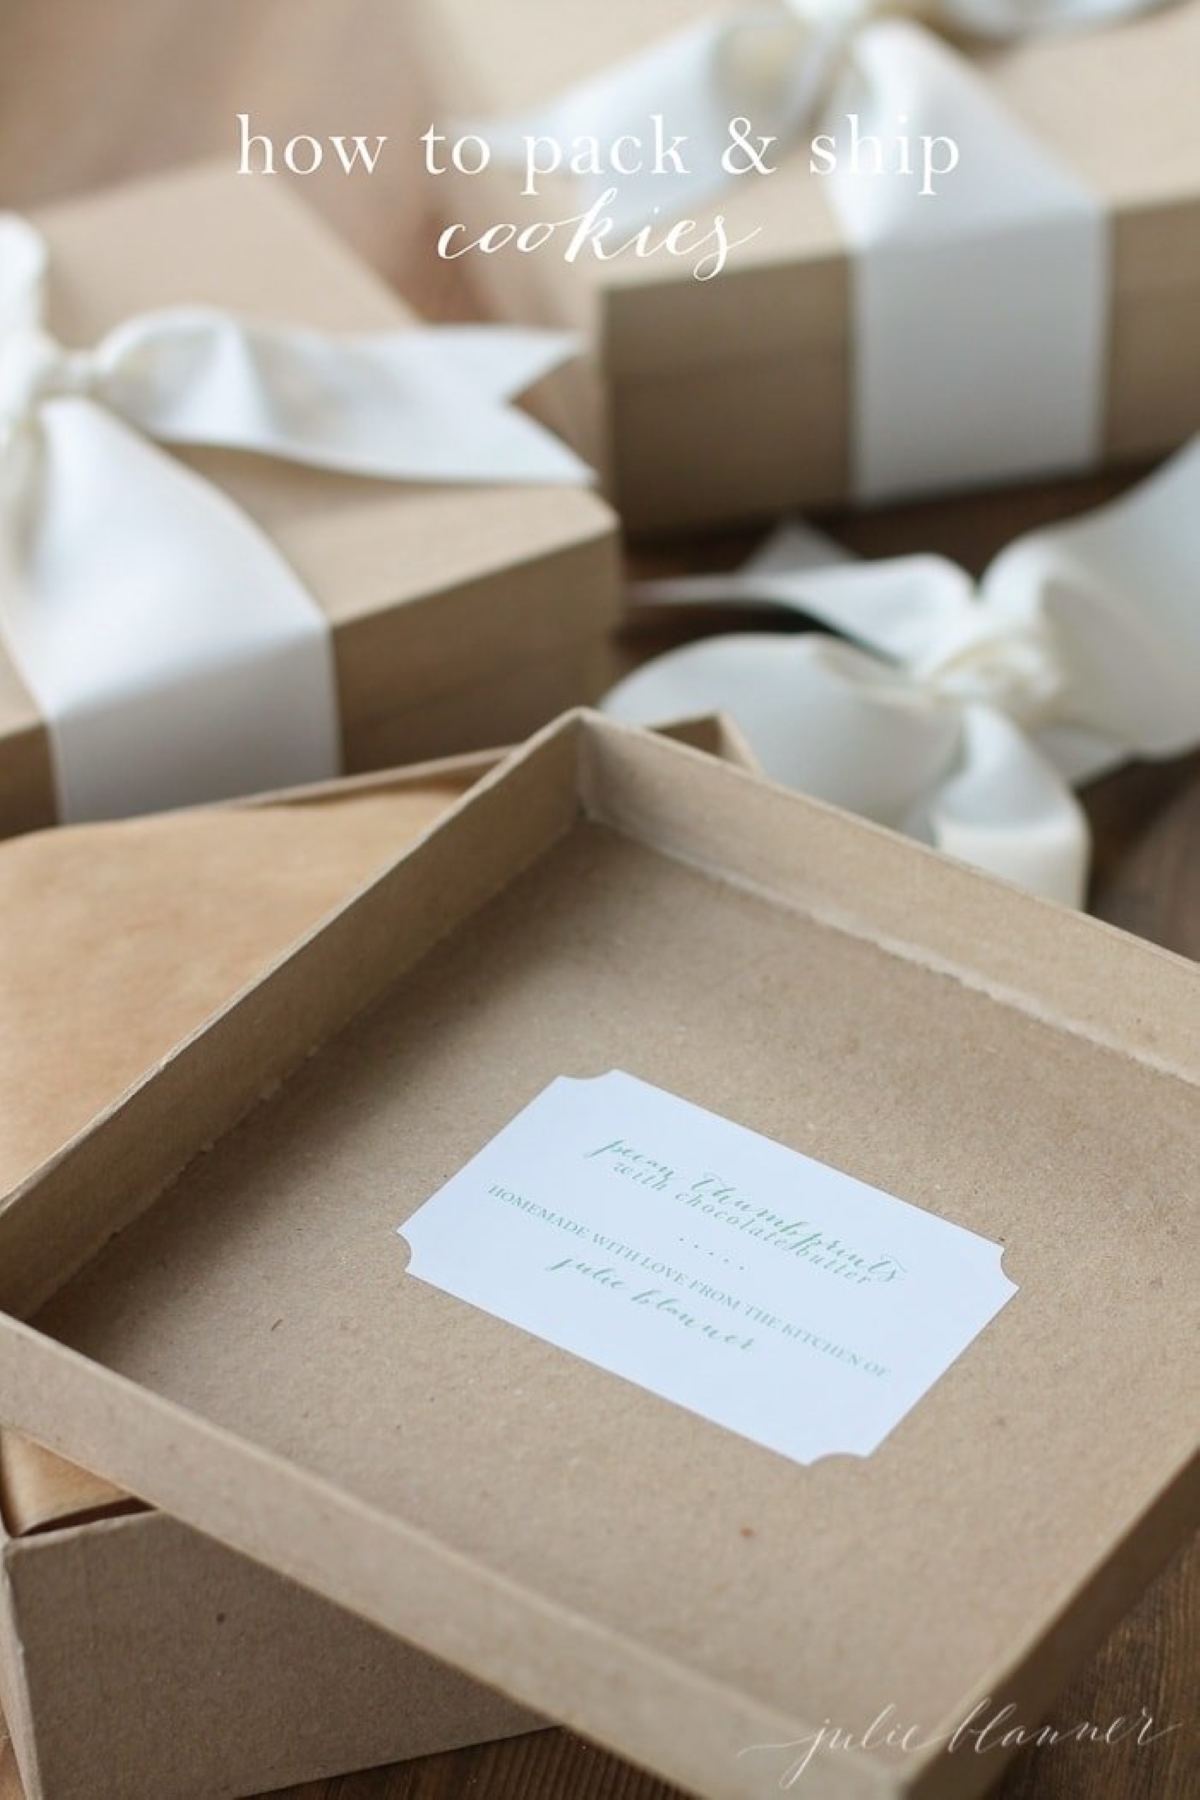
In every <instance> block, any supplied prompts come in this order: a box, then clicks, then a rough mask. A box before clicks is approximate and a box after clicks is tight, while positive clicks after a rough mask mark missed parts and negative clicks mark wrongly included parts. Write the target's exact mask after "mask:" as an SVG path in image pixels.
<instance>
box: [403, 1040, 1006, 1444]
mask: <svg viewBox="0 0 1200 1800" xmlns="http://www.w3.org/2000/svg"><path fill="white" fill-rule="evenodd" d="M397 1229H398V1234H399V1236H400V1237H402V1238H403V1239H404V1240H405V1241H406V1242H407V1243H408V1245H409V1247H410V1250H411V1259H410V1263H409V1268H408V1275H409V1276H410V1277H412V1278H413V1279H415V1280H419V1281H424V1282H428V1283H429V1284H430V1285H431V1286H433V1287H436V1288H439V1289H441V1290H442V1291H443V1292H444V1293H447V1294H452V1295H454V1296H456V1297H457V1298H458V1299H460V1300H464V1301H467V1302H468V1303H469V1304H470V1305H472V1306H476V1307H479V1308H481V1309H482V1310H483V1311H484V1312H487V1313H490V1314H491V1315H492V1316H493V1317H495V1318H498V1319H504V1320H506V1321H507V1322H508V1323H509V1324H510V1325H514V1326H517V1327H518V1328H519V1329H520V1330H522V1331H526V1332H529V1333H531V1334H532V1335H533V1336H535V1337H538V1338H541V1339H543V1340H544V1341H545V1342H546V1343H548V1344H554V1345H556V1346H557V1348H558V1349H560V1350H565V1351H568V1352H569V1353H570V1354H571V1355H573V1356H579V1357H582V1358H584V1360H585V1361H587V1362H590V1363H593V1364H595V1365H596V1366H597V1367H598V1368H601V1369H606V1370H607V1371H608V1372H609V1373H610V1374H613V1375H619V1376H621V1377H622V1378H623V1379H624V1380H626V1381H632V1382H635V1383H636V1384H637V1385H638V1386H639V1387H642V1388H645V1389H647V1390H648V1391H649V1392H650V1393H652V1394H657V1395H658V1396H659V1397H660V1398H661V1399H663V1400H668V1401H671V1402H673V1403H674V1404H675V1405H677V1406H682V1407H685V1408H686V1409H687V1410H688V1411H689V1412H692V1413H697V1414H699V1415H700V1417H702V1418H704V1419H708V1420H710V1421H711V1422H712V1423H713V1424H714V1425H720V1426H723V1427H724V1428H725V1429H726V1430H728V1431H734V1432H737V1433H738V1434H739V1435H740V1436H742V1437H745V1438H749V1439H750V1440H751V1441H752V1442H753V1443H756V1444H761V1445H762V1446H764V1447H765V1448H766V1449H769V1450H775V1451H778V1452H779V1454H780V1455H782V1456H787V1457H790V1458H791V1459H792V1460H793V1461H795V1462H799V1463H810V1462H815V1461H816V1460H817V1459H818V1458H820V1457H823V1456H833V1455H839V1454H841V1455H851V1456H868V1455H870V1454H871V1452H872V1451H874V1450H876V1449H878V1447H879V1445H880V1444H881V1443H882V1442H883V1441H884V1439H885V1438H886V1437H887V1436H888V1434H889V1432H891V1431H892V1430H894V1429H895V1427H896V1426H897V1425H898V1424H899V1423H900V1421H901V1419H903V1418H904V1417H905V1415H906V1414H907V1413H908V1412H909V1411H910V1410H911V1409H912V1408H913V1407H914V1406H915V1405H916V1404H917V1402H918V1401H919V1400H920V1399H921V1398H922V1396H923V1395H925V1394H927V1393H928V1392H929V1390H930V1388H931V1387H932V1386H933V1385H934V1383H935V1382H936V1381H938V1380H939V1379H940V1377H941V1376H943V1375H944V1374H945V1373H946V1371H947V1370H948V1369H949V1368H950V1367H951V1366H952V1364H953V1363H954V1362H956V1361H957V1359H958V1358H959V1357H960V1356H961V1355H962V1354H963V1352H964V1351H965V1350H966V1349H967V1347H968V1346H969V1345H970V1344H971V1343H972V1342H973V1341H974V1340H975V1338H977V1337H978V1336H979V1334H980V1332H981V1331H983V1329H984V1328H985V1326H987V1325H988V1324H989V1323H990V1321H991V1320H992V1319H994V1318H995V1316H996V1314H997V1313H998V1312H999V1311H1000V1310H1001V1308H1002V1307H1003V1306H1005V1305H1006V1304H1007V1302H1008V1301H1009V1300H1011V1298H1012V1297H1013V1295H1014V1294H1015V1293H1016V1292H1017V1287H1016V1284H1015V1283H1014V1282H1012V1281H1010V1280H1009V1278H1008V1276H1007V1275H1006V1274H1005V1273H1004V1270H1003V1267H1002V1265H1001V1258H1002V1255H1003V1250H1002V1246H1000V1245H999V1244H995V1243H992V1242H991V1241H990V1240H989V1239H987V1238H984V1237H980V1236H979V1235H978V1234H977V1233H975V1232H973V1231H967V1230H965V1229H964V1228H963V1227H962V1226H960V1225H953V1224H951V1223H950V1222H949V1221H948V1220H946V1219H942V1218H939V1217H938V1216H937V1215H936V1214H935V1213H931V1212H927V1211H925V1210H924V1209H923V1208H921V1207H918V1206H913V1205H911V1204H909V1203H908V1202H907V1201H904V1200H898V1199H896V1198H895V1196H894V1195H891V1194H887V1193H884V1192H882V1191H881V1190H880V1189H878V1188H874V1187H870V1186H868V1185H867V1183H865V1182H862V1181H858V1180H856V1179H855V1178H854V1177H853V1176H851V1175H845V1174H843V1173H841V1172H840V1171H839V1170H837V1169H833V1168H830V1167H829V1166H828V1165H827V1164H826V1163H822V1162H818V1161H816V1160H815V1159H814V1158H813V1157H810V1156H805V1155H803V1154H801V1153H800V1152H799V1151H796V1150H789V1149H788V1148H787V1147H786V1146H785V1145H782V1144H778V1143H775V1142H774V1141H773V1140H772V1139H770V1138H766V1137H762V1136H761V1135H760V1134H759V1133H758V1132H754V1131H749V1130H747V1129H746V1128H745V1127H744V1126H741V1125H736V1124H734V1123H733V1122H732V1121H731V1120H728V1119H724V1118H721V1117H720V1116H719V1115H717V1114H716V1113H711V1112H708V1111H706V1110H705V1109H704V1108H703V1107H699V1106H695V1105H693V1104H692V1103H691V1102H690V1101H687V1100H681V1099H679V1098H678V1097H677V1096H676V1095H674V1094H669V1093H666V1092H664V1091H663V1090H662V1089H661V1088H657V1087H652V1086H651V1085H650V1084H649V1083H648V1082H644V1081H639V1080H638V1079H637V1078H636V1077H634V1076H632V1075H625V1074H621V1073H620V1072H618V1071H613V1072H611V1073H609V1074H607V1075H601V1076H597V1077H595V1078H592V1079H586V1080H577V1079H573V1078H571V1077H568V1076H560V1077H559V1078H558V1079H557V1080H555V1081H552V1082H551V1083H550V1085H549V1087H547V1088H545V1089H544V1090H543V1092H542V1093H540V1094H539V1095H538V1097H537V1098H536V1099H535V1100H534V1101H532V1102H531V1103H530V1105H529V1106H527V1107H526V1108H525V1110H524V1111H523V1112H521V1113H519V1114H518V1116H517V1117H516V1118H515V1119H514V1120H513V1121H512V1123H511V1124H509V1125H506V1126H505V1127H504V1129H503V1130H502V1131H501V1132H500V1133H499V1134H498V1135H497V1136H496V1137H494V1138H493V1139H492V1140H491V1142H490V1143H489V1144H487V1145H485V1147H484V1148H483V1149H482V1150H481V1151H480V1152H479V1154H478V1155H477V1156H475V1157H473V1158H472V1160H471V1161H470V1162H469V1163H468V1164H467V1165H466V1167H465V1168H463V1169H461V1170H460V1171H459V1173H458V1174H457V1175H454V1176H452V1177H451V1179H450V1180H449V1181H448V1182H447V1183H446V1184H445V1186H444V1187H442V1188H440V1189H439V1190H438V1192H437V1193H436V1194H435V1195H434V1196H433V1197H432V1199H430V1200H428V1201H426V1203H425V1204H424V1205H423V1206H421V1207H420V1208H419V1209H418V1210H417V1211H416V1212H415V1213H414V1214H413V1216H412V1217H411V1218H410V1219H409V1220H408V1221H407V1223H406V1224H404V1225H402V1226H400V1227H398V1228H397Z"/></svg>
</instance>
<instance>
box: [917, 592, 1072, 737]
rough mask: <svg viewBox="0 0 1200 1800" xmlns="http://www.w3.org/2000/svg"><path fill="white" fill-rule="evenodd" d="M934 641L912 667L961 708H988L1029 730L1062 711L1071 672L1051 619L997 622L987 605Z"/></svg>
mask: <svg viewBox="0 0 1200 1800" xmlns="http://www.w3.org/2000/svg"><path fill="white" fill-rule="evenodd" d="M974 611H975V613H976V615H977V616H975V617H972V618H969V619H968V620H966V621H965V623H963V622H960V623H958V624H956V625H955V626H954V627H953V628H951V629H950V630H949V631H948V632H946V634H945V635H944V637H943V638H942V639H941V640H940V641H938V640H935V641H934V642H933V643H932V644H931V645H930V646H929V649H928V651H927V652H926V653H925V655H924V656H922V657H920V658H918V659H917V660H916V661H915V662H914V664H913V665H912V674H913V676H914V677H915V678H916V679H917V680H918V681H919V682H921V683H923V685H924V686H926V687H927V688H928V689H929V691H930V693H932V694H936V695H938V696H939V697H942V698H945V699H948V700H953V701H957V702H959V703H962V704H972V705H978V706H989V707H991V708H993V709H994V710H995V711H997V712H1001V713H1004V714H1005V715H1006V716H1007V717H1008V718H1010V719H1012V720H1013V721H1014V723H1016V724H1018V725H1020V726H1021V727H1022V728H1023V729H1024V730H1026V731H1036V730H1038V729H1039V728H1040V727H1041V726H1043V725H1046V724H1048V723H1049V722H1050V721H1051V720H1052V719H1053V718H1054V717H1055V716H1056V715H1057V714H1058V712H1059V711H1060V710H1061V707H1062V704H1063V700H1064V696H1065V693H1066V689H1067V671H1066V667H1065V665H1064V662H1063V655H1062V649H1061V645H1060V643H1059V640H1058V636H1057V634H1056V632H1055V630H1054V627H1053V625H1052V624H1051V622H1050V620H1049V619H1046V618H1034V619H1023V620H1006V619H997V618H994V617H992V616H991V615H990V613H989V611H988V609H987V608H986V606H984V605H976V607H975V609H974Z"/></svg>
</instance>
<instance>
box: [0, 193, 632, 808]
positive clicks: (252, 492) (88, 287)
mask: <svg viewBox="0 0 1200 1800" xmlns="http://www.w3.org/2000/svg"><path fill="white" fill-rule="evenodd" d="M34 223H35V224H36V225H37V226H38V227H39V229H40V230H41V231H42V232H43V233H44V234H45V236H46V237H47V239H48V241H49V244H50V250H51V290H50V327H51V329H52V331H53V332H54V333H55V334H56V335H57V336H59V337H60V338H61V339H62V340H63V341H64V342H66V343H68V344H72V345H75V344H78V345H84V346H86V345H90V344H93V343H95V341H96V340H97V339H98V338H99V337H100V336H102V335H103V333H105V332H106V331H108V330H110V329H111V328H112V327H114V326H115V325H117V324H119V323H120V322H121V321H122V320H124V319H126V318H128V317H129V316H130V315H131V314H133V313H136V312H142V311H146V310H152V309H154V308H156V307H163V306H172V305H177V304H183V303H189V304H190V303H195V304H205V305H211V306H218V307H224V308H228V309H230V310H232V311H236V312H241V313H245V314H249V315H252V316H256V317H261V318H264V319H267V320H270V321H274V322H285V323H289V324H297V323H298V324H303V325H308V326H312V327H314V328H317V329H323V330H330V331H376V330H395V329H397V328H398V327H400V328H403V327H404V326H405V325H406V324H412V325H416V324H418V323H420V321H419V320H418V319H417V318H416V316H415V315H414V314H413V313H412V312H410V311H409V310H408V309H407V308H406V307H405V306H404V305H403V304H402V303H401V302H400V301H399V300H397V299H396V297H395V296H394V295H393V294H392V292H391V291H390V289H388V287H387V286H386V285H385V284H384V283H383V282H382V281H381V280H380V279H379V277H378V276H376V275H375V274H373V273H372V272H371V271H370V270H368V269H367V268H366V266H365V265H363V264H362V263H360V262H359V261H358V260H357V259H356V258H355V257H354V256H353V255H351V254H350V253H349V252H348V251H347V250H346V249H344V248H343V246H342V245H341V244H340V243H339V242H338V240H337V239H336V238H335V237H334V236H333V235H332V233H331V232H330V231H329V230H328V229H327V227H326V226H325V225H324V224H322V223H321V222H320V221H319V220H318V219H317V218H316V217H315V216H313V215H312V214H311V213H310V212H309V210H308V208H307V207H306V206H305V205H304V203H303V202H302V201H300V200H298V199H297V198H296V197H295V195H294V194H292V193H289V192H288V191H287V190H286V188H285V186H284V184H282V183H271V182H269V181H262V182H256V181H252V180H239V178H238V176H237V174H236V172H235V170H234V168H233V167H232V166H229V167H225V166H223V165H214V166H208V167H201V168H198V169H196V168H194V169H190V170H186V171H184V172H182V173H177V174H169V175H165V176H159V177H155V178H153V179H151V180H147V181H144V182H141V183H138V184H136V185H133V186H130V187H126V188H121V189H117V190H114V191H112V192H109V193H105V194H99V195H94V196H90V197H88V198H85V199H81V200H77V201H73V202H71V203H69V204H65V205H59V206H55V207H53V208H50V209H48V210H46V211H45V212H41V213H38V214H36V215H35V216H34ZM180 454H183V455H184V460H185V461H187V462H188V463H189V464H190V465H191V466H192V467H193V468H195V469H197V470H199V471H200V472H201V473H202V474H203V475H205V476H206V477H208V478H209V479H211V480H213V481H214V482H215V483H216V484H217V485H218V486H219V487H220V488H222V489H223V490H224V491H225V492H226V493H228V494H229V495H230V496H231V497H232V498H233V499H234V500H235V501H236V502H237V503H238V505H239V506H241V507H242V508H243V509H244V510H245V511H246V512H247V513H248V514H249V515H250V517H251V518H252V519H254V520H255V521H256V522H257V523H258V524H260V525H261V526H263V527H264V529H265V530H266V532H267V534H268V536H270V537H271V538H272V539H273V540H274V542H275V543H276V544H277V545H278V547H279V548H280V550H281V551H282V552H283V553H284V556H285V557H286V559H287V560H288V562H289V563H290V564H291V565H292V567H293V568H294V569H295V570H296V572H297V573H298V574H299V575H300V577H301V579H302V580H303V581H304V582H305V583H306V585H307V586H308V588H309V589H310V591H311V592H312V593H313V594H314V596H315V597H316V599H317V600H318V602H319V603H320V604H321V606H322V608H323V609H324V610H325V611H326V613H327V614H328V617H329V620H330V623H331V624H332V627H333V632H334V644H335V652H336V660H337V675H338V688H339V701H340V707H341V719H342V737H343V763H344V768H345V771H346V772H347V773H349V774H354V773H356V772H359V771H361V770H367V769H377V768H389V767H394V766H396V765H398V764H401V763H406V762H415V761H418V760H424V759H426V758H429V757H438V756H446V755H452V754H456V753H459V752H462V751H469V750H477V749H485V748H487V747H488V746H490V745H495V744H504V743H511V742H516V741H517V740H519V739H520V738H522V737H524V736H526V735H527V734H528V733H529V732H530V731H532V730H533V729H535V728H536V727H537V726H539V725H541V724H543V723H544V722H545V721H546V720H547V719H549V718H551V717H552V716H553V715H554V714H555V713H557V712H559V711H561V710H562V708H563V707H564V706H569V705H575V704H578V703H579V702H580V701H581V700H586V699H592V698H594V697H595V696H596V695H598V694H599V693H600V692H601V690H602V688H603V686H604V684H605V681H606V679H607V675H608V662H607V637H608V633H609V629H610V627H611V625H612V623H613V620H614V617H615V615H616V611H617V604H618V598H617V583H618V576H617V551H616V525H615V521H614V519H613V517H612V514H611V513H610V512H609V510H608V509H607V507H606V506H605V505H604V503H603V502H602V501H601V500H600V499H599V498H598V497H597V496H596V495H595V494H594V493H592V492H589V491H587V490H586V489H583V488H578V489H576V488H570V487H567V488H554V489H548V488H539V487H524V488H522V487H476V486H461V487H437V486H429V485H424V484H417V483H405V484H401V483H394V482H385V481H368V480H359V479H354V478H352V477H349V476H339V475H334V474H329V473H326V472H323V471H315V470H309V469H301V468H298V467H296V466H294V465H290V464H286V463H283V462H278V461H274V460H272V459H269V458H264V457H254V456H249V455H244V456H240V455H236V454H233V453H229V452H219V451H213V450H202V451H193V452H188V453H180ZM54 822H55V797H54V789H53V781H52V774H51V764H50V750H49V741H48V738H47V733H46V728H45V725H44V723H43V722H42V720H41V719H40V717H39V714H38V710H37V707H36V705H35V703H34V701H33V699H32V698H31V696H30V694H29V693H28V691H27V689H26V688H25V686H24V684H23V683H22V681H21V679H20V677H19V675H18V672H17V670H16V669H15V667H14V666H13V664H12V662H11V661H10V659H9V656H8V653H7V651H6V650H5V648H4V645H3V641H2V639H0V835H6V836H7V835H11V834H12V833H15V832H18V831H29V830H35V829H38V828H40V827H42V826H45V825H50V824H53V823H54Z"/></svg>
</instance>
